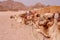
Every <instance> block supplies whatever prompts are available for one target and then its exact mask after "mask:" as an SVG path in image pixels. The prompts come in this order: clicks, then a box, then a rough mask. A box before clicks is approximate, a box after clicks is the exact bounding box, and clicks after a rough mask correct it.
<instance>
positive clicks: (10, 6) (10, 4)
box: [0, 0, 26, 11]
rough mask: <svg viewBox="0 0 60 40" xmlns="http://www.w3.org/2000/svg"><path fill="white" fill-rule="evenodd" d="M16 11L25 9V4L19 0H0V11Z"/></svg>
mask: <svg viewBox="0 0 60 40" xmlns="http://www.w3.org/2000/svg"><path fill="white" fill-rule="evenodd" d="M7 10H9V11H17V10H26V6H25V5H24V4H23V3H21V2H15V1H12V0H7V1H2V2H0V11H7Z"/></svg>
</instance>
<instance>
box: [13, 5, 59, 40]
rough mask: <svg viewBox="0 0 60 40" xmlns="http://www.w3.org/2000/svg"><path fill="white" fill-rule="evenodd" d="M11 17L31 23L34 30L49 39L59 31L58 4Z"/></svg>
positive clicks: (52, 38)
mask: <svg viewBox="0 0 60 40" xmlns="http://www.w3.org/2000/svg"><path fill="white" fill-rule="evenodd" d="M12 18H14V19H15V20H16V21H18V22H20V23H23V24H25V25H32V26H33V27H34V28H35V29H36V32H38V33H41V34H42V35H44V37H46V38H51V40H56V34H57V32H59V31H60V6H50V7H45V8H41V9H40V10H39V9H38V10H35V11H32V10H29V13H27V12H26V13H24V14H21V15H18V16H12ZM58 30H59V31H58Z"/></svg>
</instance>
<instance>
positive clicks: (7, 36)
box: [0, 12, 36, 40]
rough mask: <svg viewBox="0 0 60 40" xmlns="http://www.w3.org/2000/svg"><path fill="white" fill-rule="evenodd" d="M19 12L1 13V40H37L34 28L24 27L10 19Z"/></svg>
mask: <svg viewBox="0 0 60 40" xmlns="http://www.w3.org/2000/svg"><path fill="white" fill-rule="evenodd" d="M14 14H19V13H17V12H0V40H36V38H35V37H34V36H33V34H32V27H28V26H24V25H22V24H20V23H17V22H16V21H15V20H13V19H10V16H11V15H14Z"/></svg>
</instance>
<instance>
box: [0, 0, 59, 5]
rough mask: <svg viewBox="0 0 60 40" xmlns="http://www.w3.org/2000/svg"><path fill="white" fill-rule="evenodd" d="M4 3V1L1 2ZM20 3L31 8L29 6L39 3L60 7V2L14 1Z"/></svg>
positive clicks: (55, 0)
mask: <svg viewBox="0 0 60 40" xmlns="http://www.w3.org/2000/svg"><path fill="white" fill-rule="evenodd" d="M0 1H3V0H0ZM14 1H18V2H22V3H23V4H25V5H27V6H29V5H34V4H36V3H38V2H40V3H42V4H45V5H57V6H60V0H14Z"/></svg>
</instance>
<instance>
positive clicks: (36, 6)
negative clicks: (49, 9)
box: [29, 2, 46, 9]
mask: <svg viewBox="0 0 60 40" xmlns="http://www.w3.org/2000/svg"><path fill="white" fill-rule="evenodd" d="M43 7H46V6H45V5H44V4H42V3H40V2H38V3H36V4H35V5H33V6H32V5H31V6H30V7H29V8H30V9H35V8H43Z"/></svg>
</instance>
